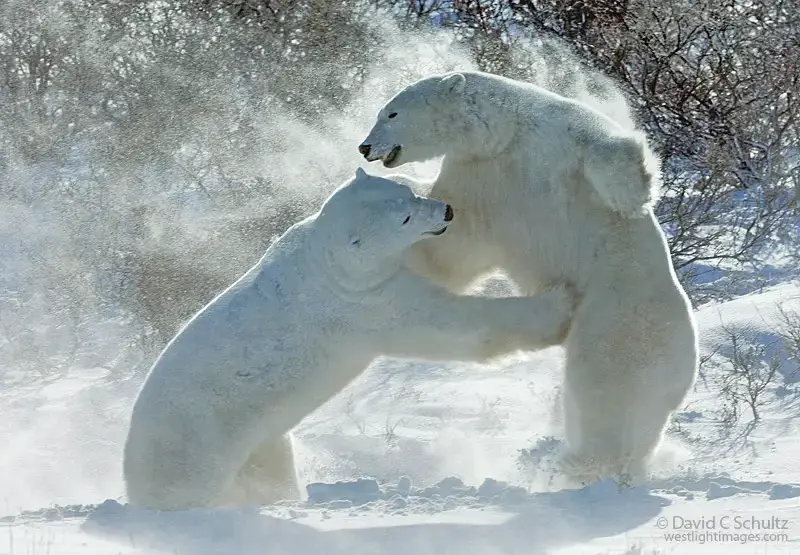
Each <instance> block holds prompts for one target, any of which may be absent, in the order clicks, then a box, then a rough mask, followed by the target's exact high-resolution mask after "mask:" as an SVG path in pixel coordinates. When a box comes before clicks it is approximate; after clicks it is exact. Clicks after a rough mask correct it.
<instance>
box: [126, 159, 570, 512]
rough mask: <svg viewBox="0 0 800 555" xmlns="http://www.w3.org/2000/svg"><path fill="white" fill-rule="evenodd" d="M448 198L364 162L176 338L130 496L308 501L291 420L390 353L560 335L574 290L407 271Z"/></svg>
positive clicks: (482, 355)
mask: <svg viewBox="0 0 800 555" xmlns="http://www.w3.org/2000/svg"><path fill="white" fill-rule="evenodd" d="M457 220H458V217H455V218H454V214H453V211H452V209H451V207H450V206H449V205H447V204H445V203H444V202H440V201H435V200H431V199H427V198H423V197H419V196H417V195H415V194H414V192H413V191H412V190H411V189H410V188H408V187H407V186H405V185H402V184H399V183H396V182H393V181H390V180H387V179H383V178H379V177H376V176H370V175H368V174H366V173H365V172H364V171H363V170H361V169H359V170H358V171H357V173H356V176H355V177H354V178H352V179H351V180H350V181H348V182H347V183H346V184H345V185H343V186H342V187H340V188H339V189H337V190H336V191H335V192H334V193H333V194H332V195H331V196H330V197H329V198H328V199H327V200H326V201H325V202H324V204H323V206H322V208H321V209H320V211H319V212H318V213H317V214H315V215H314V216H311V217H309V218H308V219H306V220H303V221H302V222H299V223H297V224H295V225H294V226H292V227H291V228H290V229H289V230H288V231H287V232H286V233H285V234H284V235H283V236H282V237H281V238H280V239H279V240H278V241H277V242H276V243H275V244H273V245H272V246H271V247H270V248H269V250H267V252H266V254H265V255H264V256H263V258H262V259H261V260H260V261H259V262H258V263H257V264H256V265H255V266H254V267H253V268H252V269H250V271H248V272H247V273H246V274H245V275H244V276H243V277H241V278H240V279H239V280H238V281H236V282H235V283H234V284H233V285H232V286H231V287H230V288H228V289H227V290H226V291H224V292H223V293H221V294H220V295H219V296H218V297H216V298H215V299H214V300H212V301H211V302H210V303H209V304H208V305H207V306H206V307H205V308H203V309H202V310H201V311H200V312H199V313H198V314H197V315H195V316H194V317H193V318H192V319H191V320H190V321H189V322H188V323H187V324H186V325H185V326H184V327H183V328H182V329H181V330H180V331H179V332H178V334H177V335H176V336H175V338H173V339H172V341H171V342H170V343H169V344H168V345H167V346H166V348H165V349H164V351H163V352H162V353H161V355H160V356H159V358H158V360H157V361H156V362H155V364H154V365H153V368H152V369H151V371H150V373H149V374H148V376H147V379H146V380H145V383H144V386H143V387H142V389H141V391H140V392H139V395H138V398H137V399H136V402H135V404H134V407H133V414H132V417H131V424H130V430H129V434H128V438H127V441H126V444H125V450H124V462H123V467H124V478H125V484H126V489H127V495H128V498H129V501H130V502H131V503H132V504H134V505H140V506H145V507H150V508H157V509H181V508H187V507H200V506H220V505H226V504H232V503H244V502H256V503H269V502H272V501H275V500H277V499H286V498H293V497H298V496H299V492H298V488H297V483H296V479H295V471H294V460H293V454H292V446H291V438H290V436H289V432H290V430H291V429H292V428H293V427H294V426H295V425H297V424H298V423H299V422H300V420H301V419H302V418H304V417H305V416H306V415H308V414H309V413H311V412H312V411H313V410H315V409H316V408H317V407H319V406H320V405H322V404H323V403H324V402H325V401H327V400H328V399H330V398H331V397H333V396H334V395H335V394H336V393H338V392H339V391H340V390H341V389H342V388H344V386H346V385H347V384H348V383H349V382H350V381H351V380H353V379H354V378H355V377H357V376H358V375H359V374H360V373H361V372H362V371H363V370H364V369H365V368H366V367H367V366H368V365H369V364H370V362H371V361H372V360H373V359H374V358H376V357H377V356H379V355H388V356H395V357H403V358H424V359H439V360H443V359H446V360H467V361H487V360H489V359H492V358H494V357H497V356H500V355H503V354H506V353H509V352H513V351H515V350H520V349H538V348H544V347H548V346H551V345H556V344H559V343H560V342H561V341H563V339H564V337H565V336H566V333H567V330H568V326H569V321H570V317H571V313H572V310H573V307H574V302H575V298H574V296H573V295H572V294H571V292H570V291H569V290H568V289H567V288H565V287H559V286H556V287H553V288H552V289H551V290H550V291H547V292H543V293H542V294H539V295H537V296H535V297H531V298H505V299H490V298H484V297H478V296H456V295H454V294H452V293H450V292H448V291H446V290H445V289H443V288H440V287H439V286H436V285H434V284H433V283H431V282H430V281H428V280H426V279H424V278H421V277H419V276H418V275H416V274H414V273H412V272H411V271H409V270H407V269H405V267H404V265H403V260H404V258H403V257H404V252H405V251H406V250H407V248H408V247H409V246H411V245H412V244H414V243H417V242H423V240H425V241H438V240H440V239H441V237H433V236H438V235H442V234H443V233H444V232H445V230H447V229H448V227H449V226H450V224H451V223H452V221H457Z"/></svg>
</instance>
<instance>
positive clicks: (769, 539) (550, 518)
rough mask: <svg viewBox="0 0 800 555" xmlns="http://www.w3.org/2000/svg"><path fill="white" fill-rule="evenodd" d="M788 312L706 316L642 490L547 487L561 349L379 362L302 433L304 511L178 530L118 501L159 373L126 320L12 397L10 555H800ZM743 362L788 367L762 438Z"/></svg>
mask: <svg viewBox="0 0 800 555" xmlns="http://www.w3.org/2000/svg"><path fill="white" fill-rule="evenodd" d="M779 304H783V305H784V306H785V308H788V309H790V310H791V309H793V310H797V311H798V312H800V287H798V286H796V285H793V284H790V283H784V284H781V285H777V286H774V287H771V288H769V289H766V290H764V291H763V292H761V293H758V294H751V295H748V296H745V297H740V298H738V299H735V300H733V301H730V302H726V303H722V304H716V305H709V306H705V307H703V308H702V309H701V310H699V311H698V313H697V319H698V323H699V326H700V329H701V334H702V335H701V344H702V349H703V354H704V360H703V365H702V375H701V378H700V379H699V380H698V382H697V385H696V387H695V390H694V392H693V393H692V394H691V395H690V396H689V398H688V399H687V402H686V406H685V407H684V409H683V410H682V411H681V412H680V413H679V414H678V415H676V418H675V422H674V423H673V425H672V426H671V427H670V431H669V434H668V437H667V440H666V441H665V445H664V447H663V448H662V450H661V452H660V454H659V457H658V461H657V465H656V469H655V475H654V476H653V478H652V480H651V481H650V482H649V483H648V484H647V485H646V486H645V485H642V486H637V487H634V488H628V489H623V490H620V489H619V488H618V487H617V486H616V485H615V484H613V483H600V484H594V485H592V486H590V487H587V488H584V489H582V490H569V489H563V488H561V487H560V485H559V484H558V479H557V476H556V477H553V476H551V475H550V474H549V473H548V471H547V467H546V465H545V464H544V463H542V462H541V461H542V460H546V459H547V454H548V453H549V452H551V451H552V449H553V447H554V446H556V445H557V442H558V438H559V437H560V434H561V432H560V425H559V418H558V410H557V408H556V407H557V406H558V384H559V381H560V375H561V371H562V364H563V362H562V352H561V350H560V349H555V348H554V349H549V350H546V351H543V352H540V353H536V354H531V355H524V356H523V355H520V356H518V357H514V358H511V359H507V360H504V361H503V362H502V363H501V364H497V365H494V366H492V367H484V366H479V365H465V364H439V365H432V364H427V363H426V364H423V363H412V362H405V361H395V360H380V361H377V362H376V363H375V364H374V365H373V366H372V367H371V368H370V369H369V371H368V372H366V373H365V374H364V375H363V376H362V377H361V378H360V379H358V380H357V382H355V383H353V384H352V385H351V386H350V387H349V388H348V389H347V390H346V391H345V392H343V393H342V394H341V395H340V396H339V397H337V398H336V399H334V400H332V401H331V402H330V403H328V404H327V405H326V406H324V407H323V408H322V409H320V410H319V411H317V412H316V413H315V414H314V415H312V416H311V417H309V418H308V419H307V420H306V421H305V422H303V424H302V425H301V426H300V427H299V428H298V429H297V430H296V444H297V452H298V459H299V460H298V464H299V473H300V476H301V479H302V480H303V482H304V483H306V484H313V485H312V486H311V487H310V488H309V496H310V498H309V500H308V501H306V502H298V503H286V504H283V505H280V506H275V507H261V508H258V507H250V508H242V509H238V510H219V511H199V510H198V511H185V512H177V513H156V512H149V511H142V510H137V509H133V508H130V507H127V506H126V505H125V504H124V499H123V498H122V497H121V494H122V483H121V478H120V458H121V447H122V441H123V438H124V433H125V425H126V417H127V411H128V410H129V408H130V406H131V404H132V402H133V396H134V395H135V392H136V389H137V387H138V385H139V383H140V381H141V378H142V377H143V375H144V374H143V372H142V369H143V365H145V364H146V362H145V361H143V360H140V357H139V356H138V355H137V351H136V349H135V348H134V347H133V346H129V347H128V348H126V349H127V350H126V349H120V345H119V344H118V343H115V339H118V338H120V337H123V336H124V330H125V325H126V324H125V321H124V320H112V321H109V322H104V323H103V325H102V326H100V325H99V324H98V325H97V328H96V329H89V330H86V331H84V334H85V337H86V338H87V340H92V341H94V342H93V343H92V342H91V341H90V344H91V345H92V349H91V350H90V351H91V353H93V355H92V356H90V354H88V352H87V354H86V355H85V357H84V359H82V360H83V362H82V364H83V366H82V367H76V369H74V370H73V371H71V372H70V373H68V374H67V375H64V376H62V377H60V378H58V379H55V380H52V381H50V382H47V383H37V384H36V385H30V384H28V385H15V386H11V387H6V388H5V389H4V390H2V391H0V414H2V419H1V420H0V442H1V445H2V447H0V509H2V510H0V513H3V514H7V515H9V516H8V517H7V518H5V519H4V520H3V521H2V522H1V523H0V524H1V525H2V526H3V529H2V530H0V555H6V554H9V555H10V554H14V555H20V554H32V555H33V554H36V555H39V554H50V555H62V554H70V555H71V554H76V555H77V554H100V553H102V554H117V553H178V554H193V555H194V554H203V555H205V554H212V553H213V554H232V555H233V554H251V553H252V554H256V553H258V554H276V555H277V554H287V555H288V554H291V555H295V554H297V555H301V554H302V555H306V554H308V555H311V554H316V553H331V554H345V553H346V554H348V555H350V554H365V555H367V554H384V555H394V554H404V555H405V554H409V555H444V554H450V553H452V554H458V555H468V554H473V553H474V554H481V555H494V554H501V553H502V554H520V555H529V554H538V553H552V554H584V553H585V554H590V555H600V554H608V555H623V554H625V555H635V554H645V555H656V554H659V555H661V554H668V553H689V554H693V553H703V554H705V553H710V554H716V553H719V554H725V555H727V554H729V553H748V554H749V553H765V554H775V553H787V554H788V553H800V466H798V461H800V422H798V421H797V418H796V417H798V416H800V387H798V384H797V383H796V382H797V379H798V378H800V371H798V368H797V361H796V360H793V359H792V358H791V357H789V356H787V353H786V352H785V351H784V350H782V349H781V348H780V337H781V330H782V326H783V323H782V317H781V316H780V313H779V312H778V311H777V309H776V307H777V306H778V305H779ZM734 336H735V337H736V341H737V345H741V346H742V348H741V349H739V351H737V353H733V352H732V348H731V345H732V344H733V342H732V337H734ZM92 338H94V339H92ZM113 349H116V352H115V355H114V357H115V358H116V360H113V364H114V367H116V368H120V367H126V366H127V367H130V368H137V371H136V372H135V373H133V372H132V373H131V374H130V375H127V376H125V377H124V379H120V376H119V375H116V376H115V377H114V379H112V378H111V373H110V371H109V364H110V363H108V360H111V359H110V358H109V357H105V358H104V357H103V356H101V355H100V354H98V353H109V352H110V351H111V350H113ZM743 353H744V354H743ZM735 356H737V357H739V358H738V360H750V361H755V364H762V365H763V367H762V368H761V370H759V372H762V373H761V374H758V373H756V374H755V375H756V377H758V376H759V375H763V371H765V369H768V366H769V362H770V361H772V360H776V361H777V362H776V364H780V366H779V367H778V366H776V367H777V368H778V370H777V371H776V373H775V375H774V376H773V378H772V379H771V380H770V381H769V383H768V384H767V385H766V386H765V388H764V392H763V393H761V394H760V396H759V398H758V400H759V403H758V405H757V409H758V411H759V415H760V422H759V423H758V424H757V425H755V426H753V425H752V424H751V423H750V418H751V416H750V409H749V408H747V407H746V406H744V408H743V410H742V411H741V412H740V414H739V418H738V419H734V418H732V417H731V416H730V411H729V410H728V411H727V412H726V410H725V408H726V401H725V399H726V398H729V397H730V395H733V394H737V393H736V392H735V391H734V392H730V393H729V394H728V397H725V395H723V394H721V389H722V388H723V387H724V383H725V380H724V377H725V376H726V372H728V371H729V370H728V369H729V367H730V366H731V364H730V361H731V359H732V358H734V357H735ZM93 357H94V358H97V359H98V360H93ZM137 357H138V358H137ZM747 357H750V358H747ZM100 359H103V360H106V363H103V362H101V360H100ZM795 371H797V372H795ZM796 374H797V375H796ZM739 393H741V392H739ZM762 401H763V403H762ZM359 479H360V480H359ZM337 481H339V483H336V482H337Z"/></svg>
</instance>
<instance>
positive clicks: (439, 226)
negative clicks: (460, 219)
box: [422, 198, 455, 235]
mask: <svg viewBox="0 0 800 555" xmlns="http://www.w3.org/2000/svg"><path fill="white" fill-rule="evenodd" d="M424 202H426V203H427V204H428V205H429V206H430V212H429V219H428V221H430V222H431V223H432V224H433V226H434V227H433V229H427V230H425V231H424V232H423V233H422V234H423V235H441V234H442V233H444V232H445V231H447V226H448V224H449V223H450V222H452V221H453V218H454V217H455V213H454V212H453V207H452V206H450V205H449V204H445V203H444V202H441V201H438V200H434V199H428V198H426V199H424Z"/></svg>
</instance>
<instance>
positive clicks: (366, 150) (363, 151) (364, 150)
mask: <svg viewBox="0 0 800 555" xmlns="http://www.w3.org/2000/svg"><path fill="white" fill-rule="evenodd" d="M370 148H371V145H360V146H359V147H358V151H359V152H360V153H361V156H364V157H367V156H369V151H370Z"/></svg>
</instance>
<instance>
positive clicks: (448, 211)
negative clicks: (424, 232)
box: [444, 204, 453, 222]
mask: <svg viewBox="0 0 800 555" xmlns="http://www.w3.org/2000/svg"><path fill="white" fill-rule="evenodd" d="M452 220H453V207H452V206H450V205H449V204H448V205H447V206H445V207H444V221H446V222H450V221H452Z"/></svg>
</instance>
